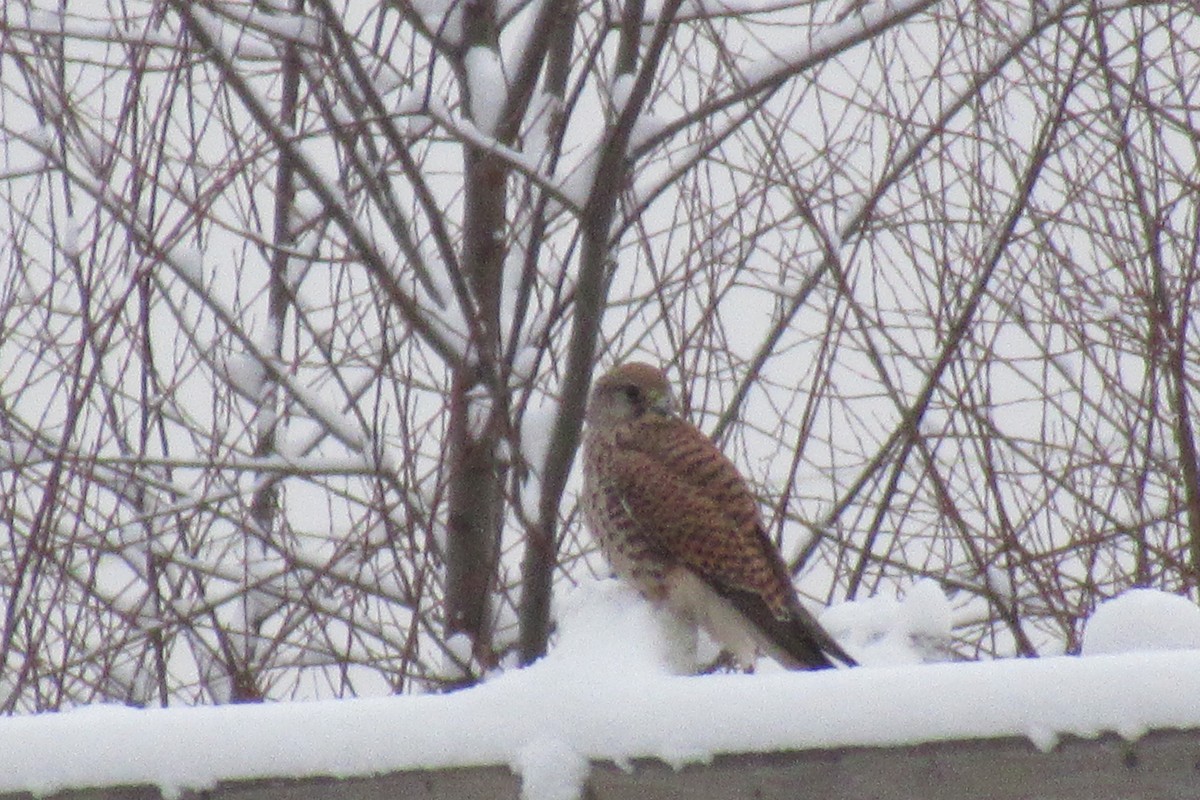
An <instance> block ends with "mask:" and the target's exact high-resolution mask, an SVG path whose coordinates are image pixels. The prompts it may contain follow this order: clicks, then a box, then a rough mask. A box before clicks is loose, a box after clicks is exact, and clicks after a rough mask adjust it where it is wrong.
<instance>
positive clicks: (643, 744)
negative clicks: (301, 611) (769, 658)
mask: <svg viewBox="0 0 1200 800" xmlns="http://www.w3.org/2000/svg"><path fill="white" fill-rule="evenodd" d="M586 600H587V601H586V602H584V603H582V605H581V606H580V609H581V610H580V609H577V610H576V613H574V614H573V615H568V617H567V619H568V620H570V622H566V623H565V624H564V630H563V631H562V636H561V640H560V644H559V646H558V647H557V649H556V650H555V651H554V653H552V655H551V656H550V657H548V658H546V659H544V660H543V661H541V662H539V663H538V664H535V665H533V666H532V667H529V668H527V669H523V670H513V671H510V672H507V673H505V674H502V675H499V676H498V677H496V678H495V679H493V680H491V681H489V682H487V683H485V684H483V685H481V686H478V687H476V688H473V689H469V690H465V691H461V692H458V693H455V694H449V695H438V696H408V697H390V698H373V699H360V700H343V701H327V702H309V703H281V704H264V705H252V706H220V707H205V708H180V709H161V710H134V709H128V708H123V707H113V706H104V707H92V708H86V709H80V710H75V711H68V712H63V713H58V714H45V715H38V716H28V717H13V718H7V719H0V796H3V795H4V794H5V793H24V792H29V793H32V794H34V795H47V794H54V793H56V792H61V791H66V790H73V789H97V788H101V787H116V786H140V785H151V786H157V787H159V789H160V790H161V792H162V794H163V795H164V796H166V797H171V796H179V795H180V794H182V793H186V792H187V791H188V790H200V789H210V788H213V787H217V788H218V791H217V792H216V794H215V795H214V796H215V797H222V796H229V797H233V796H236V797H239V798H249V797H267V796H270V797H295V798H309V797H313V798H315V797H328V796H338V797H346V798H353V797H380V796H384V794H386V795H388V796H394V797H407V796H417V797H422V796H423V797H446V798H451V797H464V798H466V797H480V796H489V797H490V796H496V797H516V796H517V794H518V793H520V794H521V795H522V796H523V797H525V798H528V799H529V800H566V799H567V798H575V797H581V796H585V795H584V792H585V789H586V792H587V794H586V796H588V797H594V798H604V797H618V796H637V797H695V798H698V800H704V799H705V798H708V797H732V796H754V795H753V794H752V793H753V792H754V791H757V792H758V795H757V796H759V797H763V798H772V797H779V798H782V797H795V796H805V797H821V798H823V800H833V799H834V798H838V797H866V796H877V797H918V796H919V797H943V796H944V797H947V798H949V797H954V798H961V797H967V796H978V797H1017V796H1028V795H1029V794H1036V795H1037V796H1039V797H1063V798H1067V797H1070V798H1076V797H1078V798H1086V800H1102V798H1105V797H1129V796H1139V797H1170V796H1176V795H1177V796H1179V797H1185V796H1186V797H1194V796H1196V795H1195V792H1196V787H1198V786H1200V769H1198V767H1200V651H1197V650H1178V651H1163V652H1139V653H1125V654H1116V655H1099V656H1089V657H1058V658H1042V659H1035V660H1010V661H994V662H986V663H960V664H920V665H898V666H886V667H862V668H858V669H853V670H839V671H833V672H821V673H788V672H782V671H761V672H759V673H757V674H753V675H740V674H734V675H708V676H694V677H690V676H678V675H672V674H669V673H668V672H667V671H665V669H664V668H663V666H662V665H663V648H662V646H661V636H658V635H657V634H656V633H655V630H656V629H655V627H654V625H653V624H649V623H648V622H647V618H646V617H645V614H646V611H645V610H644V608H643V607H642V606H640V605H639V604H638V602H637V601H636V599H634V598H630V597H627V596H625V595H624V594H622V593H621V592H619V591H617V590H607V589H606V590H605V591H604V592H595V591H593V592H591V594H590V596H589V597H588V598H587V599H586ZM597 609H601V611H599V612H598V611H597ZM614 611H615V612H619V613H615V614H614V613H611V612H614ZM597 614H600V616H597ZM601 617H602V618H603V619H604V620H612V621H614V622H613V624H609V622H599V621H598V620H599V619H600V618H601ZM414 773H418V774H414ZM329 778H338V779H368V780H349V781H342V782H339V783H337V784H334V785H336V786H338V787H339V788H338V789H337V790H336V791H335V792H333V793H332V794H331V790H332V787H331V785H330V783H329V780H328V779H329ZM264 779H266V783H261V782H258V781H263V780H264ZM274 779H283V780H284V781H285V782H284V783H282V784H280V783H278V782H276V781H275V780H274ZM244 781H256V782H257V783H252V784H245V783H241V782H244ZM409 782H411V783H409ZM1030 786H1033V787H1036V789H1037V790H1036V791H1032V790H1031V789H1030ZM405 787H409V788H411V789H412V790H413V791H414V792H417V793H416V794H410V793H409V791H408V789H406V788H405ZM839 787H840V788H839ZM1185 789H1186V790H1187V791H1186V792H1185ZM418 790H419V791H418ZM381 792H382V794H381ZM631 792H632V794H631ZM746 792H750V793H751V794H744V793H746ZM87 796H88V797H89V798H102V797H104V796H105V795H104V794H95V793H93V794H88V795H87Z"/></svg>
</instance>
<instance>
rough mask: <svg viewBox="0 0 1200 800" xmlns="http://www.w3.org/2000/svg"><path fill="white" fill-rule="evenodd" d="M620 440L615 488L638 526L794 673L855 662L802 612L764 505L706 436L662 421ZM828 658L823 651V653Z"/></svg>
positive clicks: (632, 430) (649, 423) (647, 422)
mask: <svg viewBox="0 0 1200 800" xmlns="http://www.w3.org/2000/svg"><path fill="white" fill-rule="evenodd" d="M626 433H627V436H621V437H620V438H621V440H622V441H621V442H620V444H621V445H622V446H621V447H619V448H617V449H616V452H615V453H614V455H613V457H614V458H615V459H618V460H621V461H623V462H624V463H621V464H620V465H619V466H618V467H617V468H616V469H614V471H613V472H614V474H615V475H619V476H623V478H622V479H621V480H620V481H619V485H618V486H617V487H614V488H617V490H618V491H619V493H620V495H621V498H622V502H623V503H624V505H625V506H626V508H627V511H628V513H629V514H630V516H631V517H632V518H633V519H634V520H635V522H636V524H637V525H638V526H639V527H640V528H641V529H642V530H643V531H645V532H647V533H648V534H650V535H652V536H653V537H654V539H656V540H657V541H658V542H659V543H660V545H661V547H662V549H663V552H664V555H667V556H668V557H669V558H671V559H674V560H678V561H679V562H682V563H683V564H685V565H687V566H688V567H690V568H691V569H693V570H694V571H695V572H696V573H697V574H698V575H700V576H701V577H702V578H703V579H704V580H705V581H706V582H707V583H708V584H709V585H710V586H712V588H713V589H714V590H715V591H717V592H718V593H719V594H721V595H722V596H723V597H725V598H726V599H727V600H729V602H730V603H731V604H732V605H733V606H734V607H735V608H737V609H738V611H739V612H741V613H742V615H743V616H745V617H746V618H747V620H749V621H750V622H751V623H752V624H753V625H755V626H756V627H758V629H759V630H760V631H761V633H762V634H763V636H764V638H765V639H767V640H768V641H770V642H772V643H773V644H774V645H775V646H776V647H777V648H778V649H779V650H780V651H782V653H783V655H784V656H785V658H784V660H785V661H789V660H790V661H792V662H794V665H796V666H807V667H830V666H832V662H830V661H829V659H828V658H827V657H826V656H825V655H824V653H825V652H828V653H829V654H831V655H833V656H834V657H835V658H837V659H839V660H840V661H844V662H845V663H847V664H853V663H854V661H853V659H851V658H850V656H849V655H847V654H846V653H845V651H843V650H842V648H841V647H839V646H838V644H837V643H836V642H835V641H834V640H833V639H832V637H830V636H829V635H828V633H826V632H825V631H824V630H823V629H822V628H821V627H820V625H819V624H818V623H817V622H816V620H814V619H813V618H812V616H811V615H810V614H809V613H808V612H807V611H806V610H805V609H804V608H803V607H802V606H801V605H800V602H799V600H798V599H797V597H796V593H795V589H794V588H793V587H792V584H791V580H790V578H789V576H788V572H787V567H786V566H785V564H784V563H783V560H782V558H781V557H780V556H779V553H778V551H777V550H776V549H775V547H774V546H773V545H772V544H771V542H770V540H769V539H768V538H767V536H766V534H765V533H764V531H763V528H762V523H761V520H760V517H759V511H758V502H757V500H756V499H755V498H754V496H753V494H751V492H750V490H749V488H748V487H747V486H746V483H745V481H744V480H743V479H742V477H741V475H740V473H739V472H738V471H737V468H736V467H735V466H734V465H733V463H732V462H731V461H730V460H729V459H728V458H726V457H725V455H724V454H723V453H721V451H720V450H719V449H718V448H717V447H716V446H715V445H714V444H713V443H712V442H711V441H710V440H709V439H708V437H706V436H705V435H704V434H703V433H702V432H701V431H699V430H698V429H697V428H695V427H693V426H692V425H690V424H688V423H687V422H685V421H683V420H680V419H677V418H674V417H654V418H650V419H645V420H642V421H641V424H638V425H633V426H631V427H630V429H629V430H628V431H627V432H626ZM822 651H824V652H822Z"/></svg>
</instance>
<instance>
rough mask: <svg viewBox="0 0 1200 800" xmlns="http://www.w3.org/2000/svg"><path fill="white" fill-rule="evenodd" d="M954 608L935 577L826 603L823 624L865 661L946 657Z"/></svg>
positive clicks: (924, 660) (880, 663) (871, 663)
mask: <svg viewBox="0 0 1200 800" xmlns="http://www.w3.org/2000/svg"><path fill="white" fill-rule="evenodd" d="M952 623H953V609H952V608H951V606H950V601H949V600H948V599H947V598H946V595H945V593H944V592H943V591H942V587H941V586H939V585H938V583H937V581H933V580H928V579H924V580H919V581H917V582H916V583H914V584H913V585H912V586H910V587H909V588H908V589H907V591H905V592H903V594H902V596H899V597H885V596H883V595H876V596H875V597H871V598H868V599H866V600H852V601H848V602H845V603H840V604H838V605H835V606H831V607H830V608H828V609H827V610H826V611H825V612H824V613H823V614H821V624H822V625H823V626H824V627H825V629H826V630H828V631H829V633H830V634H831V635H832V636H833V637H834V638H835V639H837V640H838V642H839V643H840V644H841V645H842V646H843V647H845V648H846V649H847V650H848V651H849V652H850V654H851V655H853V656H854V657H855V658H856V659H858V662H859V663H860V664H863V665H868V666H884V665H888V664H921V663H928V662H933V661H945V660H946V659H947V653H948V650H949V646H950V631H951V627H952Z"/></svg>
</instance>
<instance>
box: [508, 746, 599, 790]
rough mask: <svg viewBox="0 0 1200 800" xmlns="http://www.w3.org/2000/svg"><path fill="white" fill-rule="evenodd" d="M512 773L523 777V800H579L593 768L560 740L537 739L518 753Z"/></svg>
mask: <svg viewBox="0 0 1200 800" xmlns="http://www.w3.org/2000/svg"><path fill="white" fill-rule="evenodd" d="M511 766H512V769H513V772H515V773H517V774H518V775H520V776H521V800H578V798H579V797H581V796H582V795H583V785H584V782H585V781H586V780H587V776H588V772H589V768H590V765H589V764H588V760H587V759H586V758H585V757H583V756H582V755H580V754H579V752H578V751H577V750H575V748H573V747H571V745H569V744H568V743H566V742H564V741H563V740H561V739H556V738H554V737H549V736H547V737H543V738H540V739H534V740H533V741H532V742H530V743H529V744H527V745H525V746H524V747H522V748H521V749H520V750H518V751H517V756H516V758H515V759H513V763H512V765H511Z"/></svg>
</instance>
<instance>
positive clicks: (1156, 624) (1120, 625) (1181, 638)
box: [1083, 589, 1200, 656]
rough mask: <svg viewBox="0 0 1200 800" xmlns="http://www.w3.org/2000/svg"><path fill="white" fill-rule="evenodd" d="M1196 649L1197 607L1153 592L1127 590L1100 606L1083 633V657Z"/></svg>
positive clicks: (1198, 646)
mask: <svg viewBox="0 0 1200 800" xmlns="http://www.w3.org/2000/svg"><path fill="white" fill-rule="evenodd" d="M1194 649H1200V606H1197V605H1196V604H1195V603H1193V602H1192V601H1191V600H1189V599H1188V598H1186V597H1181V596H1180V595H1177V594H1168V593H1167V592H1160V591H1158V590H1157V589H1130V590H1129V591H1127V592H1125V593H1123V594H1121V595H1118V596H1117V597H1114V598H1112V599H1111V600H1106V601H1104V602H1103V603H1101V604H1100V605H1099V606H1098V607H1097V608H1096V610H1095V611H1094V612H1093V613H1092V616H1091V618H1089V619H1088V621H1087V627H1086V628H1085V630H1084V634H1083V654H1084V655H1085V656H1094V655H1106V654H1110V653H1140V652H1146V651H1149V650H1194Z"/></svg>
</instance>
